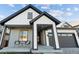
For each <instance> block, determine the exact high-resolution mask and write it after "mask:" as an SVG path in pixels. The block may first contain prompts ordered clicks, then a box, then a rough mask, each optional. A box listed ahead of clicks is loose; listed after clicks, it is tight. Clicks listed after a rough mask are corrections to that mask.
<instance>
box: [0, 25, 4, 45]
mask: <svg viewBox="0 0 79 59" xmlns="http://www.w3.org/2000/svg"><path fill="white" fill-rule="evenodd" d="M4 31H5V27H3V31H2V36H1V38H0V39H1V40H0V46H1V43H2V39H3V35H4Z"/></svg>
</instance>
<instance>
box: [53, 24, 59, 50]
mask: <svg viewBox="0 0 79 59" xmlns="http://www.w3.org/2000/svg"><path fill="white" fill-rule="evenodd" d="M52 26H53V32H54V37H55V44H56V49H59V41H58V36H57V30H56V25H55V23H53V24H52Z"/></svg>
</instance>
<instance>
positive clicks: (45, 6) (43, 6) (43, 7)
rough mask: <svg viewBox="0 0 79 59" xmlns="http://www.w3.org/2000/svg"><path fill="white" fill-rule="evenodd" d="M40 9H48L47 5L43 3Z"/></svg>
mask: <svg viewBox="0 0 79 59" xmlns="http://www.w3.org/2000/svg"><path fill="white" fill-rule="evenodd" d="M41 8H42V9H49V5H48V4H44V5H42V6H41Z"/></svg>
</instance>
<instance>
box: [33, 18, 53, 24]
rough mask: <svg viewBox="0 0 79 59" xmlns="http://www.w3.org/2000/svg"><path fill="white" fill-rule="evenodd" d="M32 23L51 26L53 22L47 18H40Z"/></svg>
mask: <svg viewBox="0 0 79 59" xmlns="http://www.w3.org/2000/svg"><path fill="white" fill-rule="evenodd" d="M34 23H36V24H53V21H51V20H50V19H49V18H48V17H46V16H42V17H41V18H39V19H38V20H36V21H35V22H34Z"/></svg>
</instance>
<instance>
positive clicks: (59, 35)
mask: <svg viewBox="0 0 79 59" xmlns="http://www.w3.org/2000/svg"><path fill="white" fill-rule="evenodd" d="M58 36H72V34H68V33H67V34H64V33H62V34H58Z"/></svg>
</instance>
